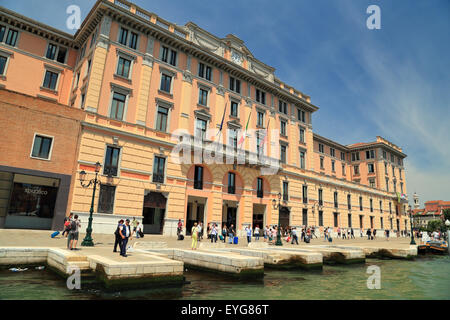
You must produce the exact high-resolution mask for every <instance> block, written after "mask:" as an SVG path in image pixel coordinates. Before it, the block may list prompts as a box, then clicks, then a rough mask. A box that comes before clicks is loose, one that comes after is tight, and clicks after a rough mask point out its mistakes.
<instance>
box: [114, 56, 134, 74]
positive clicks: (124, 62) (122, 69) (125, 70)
mask: <svg viewBox="0 0 450 320" xmlns="http://www.w3.org/2000/svg"><path fill="white" fill-rule="evenodd" d="M130 67H131V61H130V60H128V59H125V58H122V57H119V63H118V65H117V75H119V76H121V77H125V78H127V79H128V78H129V76H130Z"/></svg>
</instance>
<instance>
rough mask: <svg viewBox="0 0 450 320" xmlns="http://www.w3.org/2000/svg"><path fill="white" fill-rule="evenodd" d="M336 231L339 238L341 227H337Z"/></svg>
mask: <svg viewBox="0 0 450 320" xmlns="http://www.w3.org/2000/svg"><path fill="white" fill-rule="evenodd" d="M337 233H338V238H340V237H341V228H340V227H338V229H337Z"/></svg>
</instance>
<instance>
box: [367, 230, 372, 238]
mask: <svg viewBox="0 0 450 320" xmlns="http://www.w3.org/2000/svg"><path fill="white" fill-rule="evenodd" d="M366 235H367V240H370V237H371V235H372V232H371V231H370V228H367V231H366Z"/></svg>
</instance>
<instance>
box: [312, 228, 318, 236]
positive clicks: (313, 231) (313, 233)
mask: <svg viewBox="0 0 450 320" xmlns="http://www.w3.org/2000/svg"><path fill="white" fill-rule="evenodd" d="M311 236H312V237H314V238H316V239H318V238H317V235H316V227H314V226H313V227H312V228H311Z"/></svg>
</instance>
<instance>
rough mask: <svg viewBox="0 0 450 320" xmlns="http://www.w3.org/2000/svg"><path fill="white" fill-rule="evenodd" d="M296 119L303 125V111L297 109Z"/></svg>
mask: <svg viewBox="0 0 450 320" xmlns="http://www.w3.org/2000/svg"><path fill="white" fill-rule="evenodd" d="M297 118H298V121H301V122H303V123H305V122H306V121H305V120H306V115H305V111H303V110H301V109H297Z"/></svg>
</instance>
